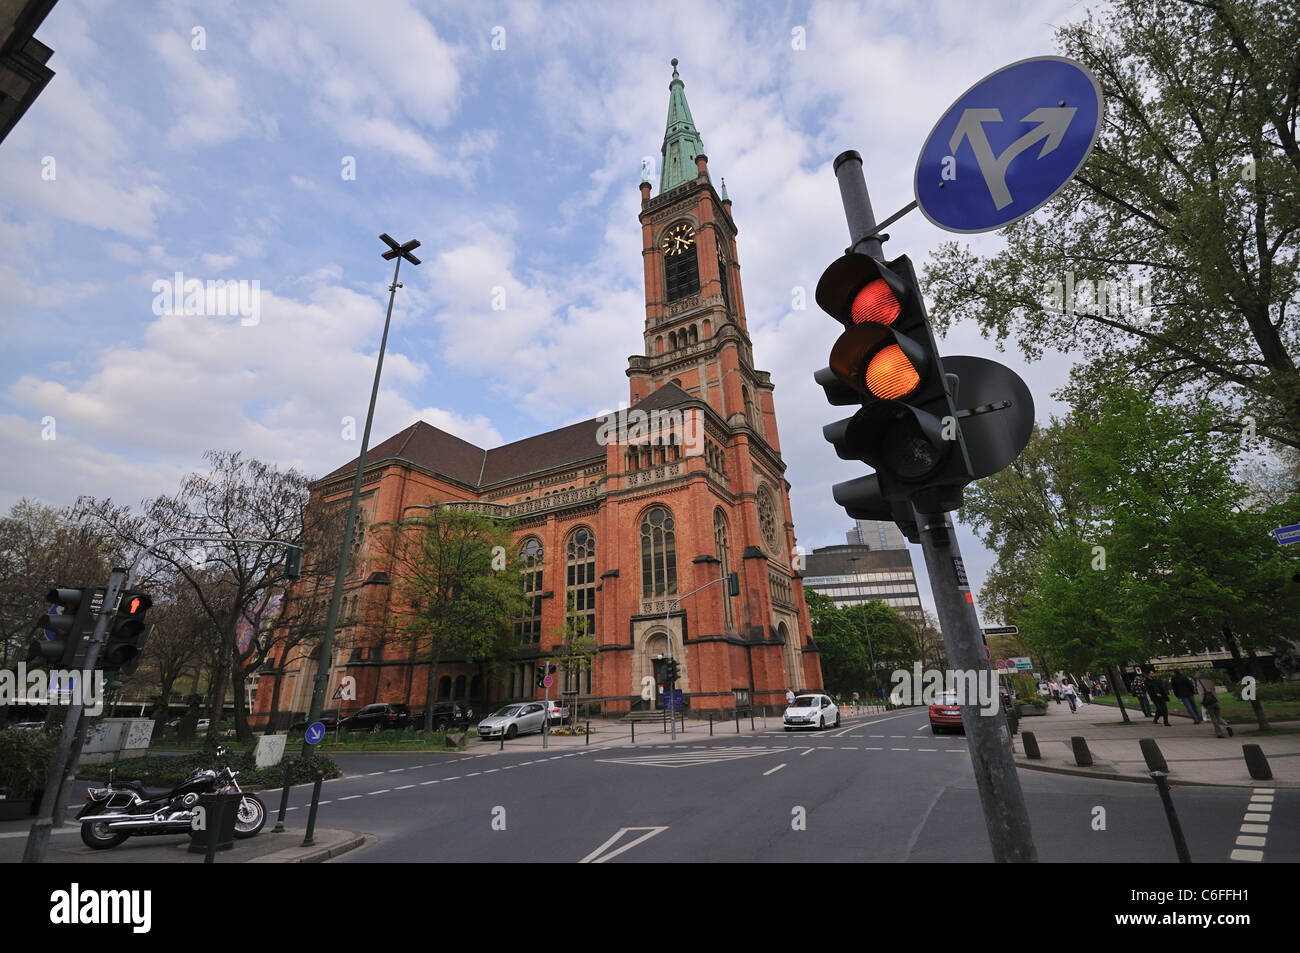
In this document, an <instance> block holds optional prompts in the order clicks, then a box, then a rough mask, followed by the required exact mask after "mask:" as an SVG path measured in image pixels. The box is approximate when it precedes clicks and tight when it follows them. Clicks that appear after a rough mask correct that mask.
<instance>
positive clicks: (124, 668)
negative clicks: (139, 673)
mask: <svg viewBox="0 0 1300 953" xmlns="http://www.w3.org/2000/svg"><path fill="white" fill-rule="evenodd" d="M151 605H153V599H151V598H150V597H149V596H147V595H145V594H144V593H143V592H124V593H122V595H121V598H119V599H118V603H117V615H116V616H115V617H114V619H113V627H112V630H111V631H110V632H109V634H108V638H107V640H106V641H105V642H104V648H103V650H102V651H101V652H100V654H99V662H98V664H97V665H96V668H102V669H104V671H106V672H117V673H118V675H121V676H125V675H130V674H131V673H132V672H134V671H135V668H136V666H137V665H139V664H140V653H141V651H143V650H144V644H145V641H146V640H147V639H148V638H149V632H150V630H151V629H152V628H153V626H151V625H148V624H147V623H146V622H145V621H144V615H145V613H146V612H148V611H149V607H150V606H151Z"/></svg>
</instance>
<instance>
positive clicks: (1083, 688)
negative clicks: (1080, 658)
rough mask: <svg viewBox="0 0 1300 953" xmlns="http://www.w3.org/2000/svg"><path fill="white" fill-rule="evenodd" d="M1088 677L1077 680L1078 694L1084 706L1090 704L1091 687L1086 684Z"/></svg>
mask: <svg viewBox="0 0 1300 953" xmlns="http://www.w3.org/2000/svg"><path fill="white" fill-rule="evenodd" d="M1088 680H1089V676H1087V675H1085V676H1083V678H1081V679H1079V694H1080V695H1082V696H1083V703H1084V704H1085V705H1091V704H1092V687H1091V686H1090V685H1089V684H1088Z"/></svg>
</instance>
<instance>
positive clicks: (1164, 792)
mask: <svg viewBox="0 0 1300 953" xmlns="http://www.w3.org/2000/svg"><path fill="white" fill-rule="evenodd" d="M1151 777H1152V778H1153V779H1154V780H1155V782H1156V787H1157V788H1159V789H1160V800H1161V802H1162V803H1163V804H1164V806H1165V817H1167V818H1168V819H1169V833H1170V834H1172V835H1173V836H1174V850H1176V851H1177V852H1178V862H1179V863H1180V864H1190V863H1191V862H1192V855H1191V854H1189V853H1188V852H1187V841H1186V840H1184V839H1183V828H1182V825H1181V824H1179V823H1178V814H1177V813H1176V812H1175V811H1174V802H1173V799H1172V798H1171V797H1170V796H1169V775H1168V774H1166V773H1165V772H1164V771H1152V772H1151Z"/></svg>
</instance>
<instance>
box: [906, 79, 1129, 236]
mask: <svg viewBox="0 0 1300 953" xmlns="http://www.w3.org/2000/svg"><path fill="white" fill-rule="evenodd" d="M1103 117H1104V109H1103V104H1102V96H1101V87H1100V86H1099V85H1097V80H1096V78H1095V77H1094V76H1093V75H1092V73H1090V72H1089V71H1088V69H1087V68H1086V67H1084V66H1083V65H1082V64H1080V63H1077V62H1075V61H1074V60H1070V59H1066V58H1064V57H1061V56H1036V57H1033V58H1031V59H1026V60H1020V61H1019V62H1016V63H1012V64H1011V65H1010V66H1004V67H1003V68H1002V69H1000V70H997V71H996V72H994V73H991V74H989V75H988V76H986V77H984V79H982V80H980V81H979V82H978V83H976V84H975V85H974V86H972V87H971V88H970V89H968V90H967V91H966V92H965V93H963V94H962V95H961V96H960V97H959V98H958V99H957V101H956V102H955V103H953V104H952V106H950V107H949V108H948V111H947V112H946V113H944V114H943V117H942V118H941V119H940V120H939V121H938V122H937V123H936V124H935V126H934V128H933V129H932V130H931V131H930V135H929V137H928V138H927V139H926V141H925V145H924V146H922V148H921V154H920V156H919V157H918V158H917V161H916V173H915V175H914V178H913V187H914V189H915V192H916V202H917V206H918V207H919V208H920V209H921V213H922V214H923V215H925V217H926V218H928V219H929V220H930V221H931V222H933V223H934V224H935V225H938V226H939V227H940V228H942V229H946V230H947V231H950V232H987V231H991V230H993V229H996V228H1001V227H1002V226H1004V225H1009V224H1011V223H1012V222H1014V221H1016V220H1017V219H1020V218H1024V217H1025V216H1026V215H1028V214H1029V213H1030V212H1032V211H1034V210H1035V209H1037V208H1039V207H1040V206H1041V205H1042V204H1043V203H1044V202H1046V201H1047V200H1048V199H1049V198H1051V197H1052V196H1053V195H1054V194H1056V192H1057V190H1058V189H1060V188H1061V186H1063V185H1065V183H1066V182H1068V181H1070V179H1071V177H1073V175H1074V173H1076V172H1077V171H1079V168H1080V167H1081V166H1082V165H1083V163H1084V161H1085V160H1086V159H1087V158H1088V154H1089V153H1090V152H1092V147H1093V144H1094V143H1095V142H1096V141H1097V134H1098V133H1099V132H1100V131H1101V122H1102V119H1103Z"/></svg>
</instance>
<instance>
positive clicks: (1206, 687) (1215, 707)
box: [1196, 672, 1232, 738]
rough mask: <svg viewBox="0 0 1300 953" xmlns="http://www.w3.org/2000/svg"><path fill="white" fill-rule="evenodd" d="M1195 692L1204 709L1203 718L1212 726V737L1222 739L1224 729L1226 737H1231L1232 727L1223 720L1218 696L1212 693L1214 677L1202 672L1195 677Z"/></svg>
mask: <svg viewBox="0 0 1300 953" xmlns="http://www.w3.org/2000/svg"><path fill="white" fill-rule="evenodd" d="M1196 690H1197V691H1199V692H1200V693H1201V707H1202V708H1204V709H1205V717H1206V718H1208V719H1209V720H1210V723H1211V724H1213V725H1214V737H1216V738H1222V737H1223V736H1224V735H1223V732H1224V729H1227V732H1228V735H1227V736H1228V737H1229V738H1231V737H1232V727H1231V726H1230V725H1229V724H1228V723H1227V722H1226V721H1224V720H1223V714H1222V711H1223V710H1222V708H1221V707H1220V706H1219V696H1218V695H1216V694H1215V692H1214V676H1213V675H1211V674H1210V673H1209V672H1202V673H1201V674H1200V675H1198V676H1197V677H1196Z"/></svg>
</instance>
